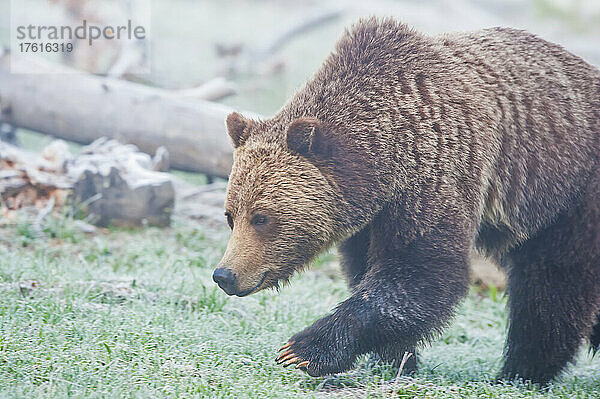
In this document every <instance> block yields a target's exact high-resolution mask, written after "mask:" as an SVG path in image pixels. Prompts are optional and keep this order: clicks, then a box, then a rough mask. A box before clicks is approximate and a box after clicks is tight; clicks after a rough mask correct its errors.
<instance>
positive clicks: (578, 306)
mask: <svg viewBox="0 0 600 399" xmlns="http://www.w3.org/2000/svg"><path fill="white" fill-rule="evenodd" d="M595 207H597V205H595V200H594V202H590V203H586V202H583V205H580V206H579V207H576V208H575V209H573V210H571V211H569V212H564V213H563V214H562V215H561V216H560V217H559V218H558V219H557V220H556V221H555V222H554V223H553V224H552V225H551V226H549V227H547V228H546V229H545V230H543V231H541V232H540V233H538V234H537V235H536V236H535V237H533V238H532V239H530V240H529V241H527V242H526V243H525V244H523V245H521V246H519V247H517V248H515V249H514V250H513V251H512V253H511V254H510V255H508V257H507V259H506V263H507V264H508V268H509V270H508V275H509V284H508V293H509V306H510V327H509V331H508V338H507V342H506V349H505V357H506V360H505V364H504V367H503V369H502V373H501V377H503V378H509V379H512V378H522V379H524V380H529V381H531V382H534V383H540V384H546V383H547V382H548V381H550V380H551V379H552V378H554V377H555V376H556V375H557V374H558V373H559V372H560V371H561V370H562V369H563V368H564V367H565V366H566V365H567V364H568V363H569V362H571V361H572V360H573V357H574V355H575V353H576V351H577V349H578V348H579V346H580V345H581V343H582V342H583V341H584V340H585V339H586V338H588V337H590V336H591V337H592V345H593V346H594V347H597V345H598V342H599V341H598V330H597V329H596V328H595V327H594V323H596V322H597V321H598V316H597V315H598V309H599V306H600V291H598V288H597V287H598V285H599V284H600V272H599V271H598V267H597V262H598V261H599V260H600V234H599V228H600V218H599V217H598V213H597V209H595ZM549 243H550V244H549Z"/></svg>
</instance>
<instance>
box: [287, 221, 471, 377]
mask: <svg viewBox="0 0 600 399" xmlns="http://www.w3.org/2000/svg"><path fill="white" fill-rule="evenodd" d="M457 237H459V234H457V232H456V231H453V232H452V234H450V233H449V232H448V234H447V235H446V234H442V232H441V231H440V230H436V231H432V232H431V233H430V235H424V236H423V237H421V238H420V239H418V240H416V241H415V242H413V243H411V244H410V245H408V246H406V247H404V248H402V249H401V250H394V249H393V247H390V246H389V244H388V245H387V246H386V247H384V248H376V250H375V251H372V252H371V253H370V255H371V256H370V259H372V262H373V263H372V265H371V267H370V268H369V270H368V271H367V273H366V274H365V276H364V278H363V279H362V280H361V282H360V283H359V284H358V285H357V286H356V287H355V290H354V292H353V294H352V296H351V297H350V298H348V299H347V300H346V301H344V302H343V303H341V304H340V305H339V306H338V307H337V309H336V310H335V311H334V312H333V313H332V314H331V315H329V316H326V317H324V318H322V319H320V320H318V321H317V322H315V323H314V324H313V325H312V326H310V327H308V328H307V329H305V330H304V331H302V332H300V333H298V334H296V335H295V336H293V337H292V338H291V339H290V340H289V341H288V343H287V344H286V345H284V347H283V348H282V349H283V353H281V354H280V355H279V356H278V357H277V359H276V360H277V362H278V363H281V364H283V365H284V366H290V365H296V367H297V368H301V369H303V370H305V371H307V372H308V374H310V375H312V376H321V375H327V374H333V373H338V372H341V371H345V370H348V369H350V368H351V367H352V366H353V364H354V362H355V360H356V358H357V356H359V355H361V354H363V353H367V352H378V351H381V350H382V349H384V348H386V347H389V345H395V346H398V347H404V348H414V347H415V346H416V345H417V344H418V343H419V342H421V341H422V340H423V339H425V338H429V337H431V335H432V334H433V333H435V332H437V331H439V330H440V329H441V328H442V327H444V326H445V325H446V323H447V322H448V320H449V319H450V317H451V316H452V315H453V313H454V308H455V306H456V304H457V303H458V302H459V301H460V299H461V298H463V297H464V295H465V294H466V292H467V288H468V285H469V268H468V259H469V250H468V244H466V242H468V241H462V240H458V239H457ZM380 242H385V241H383V240H382V241H380ZM387 242H388V243H389V240H387ZM374 254H376V255H378V256H374Z"/></svg>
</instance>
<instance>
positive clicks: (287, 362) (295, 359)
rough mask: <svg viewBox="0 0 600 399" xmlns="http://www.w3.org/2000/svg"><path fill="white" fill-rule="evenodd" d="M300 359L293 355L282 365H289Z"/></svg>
mask: <svg viewBox="0 0 600 399" xmlns="http://www.w3.org/2000/svg"><path fill="white" fill-rule="evenodd" d="M301 360H302V359H300V358H299V357H298V356H295V357H293V358H291V359H289V360H287V361H286V362H285V363H284V364H283V367H287V366H291V365H292V364H295V363H297V362H299V361H301Z"/></svg>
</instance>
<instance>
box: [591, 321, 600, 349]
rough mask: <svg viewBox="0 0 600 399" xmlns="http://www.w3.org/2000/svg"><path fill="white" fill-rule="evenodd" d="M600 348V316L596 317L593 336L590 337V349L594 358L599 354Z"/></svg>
mask: <svg viewBox="0 0 600 399" xmlns="http://www.w3.org/2000/svg"><path fill="white" fill-rule="evenodd" d="M599 347H600V314H599V315H597V316H596V324H594V327H593V328H592V335H590V349H591V350H592V353H593V355H594V356H596V354H597V353H598V348H599Z"/></svg>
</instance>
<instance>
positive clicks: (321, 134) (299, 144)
mask: <svg viewBox="0 0 600 399" xmlns="http://www.w3.org/2000/svg"><path fill="white" fill-rule="evenodd" d="M287 145H288V147H289V149H290V150H292V152H295V153H297V154H300V155H302V156H304V157H308V158H311V157H315V158H316V157H318V158H324V157H329V156H330V155H331V143H330V140H329V137H328V132H327V129H326V128H325V126H324V125H323V124H322V123H321V121H319V120H318V119H317V118H312V117H301V118H298V119H296V120H295V121H293V122H292V123H290V126H289V127H288V130H287Z"/></svg>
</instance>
